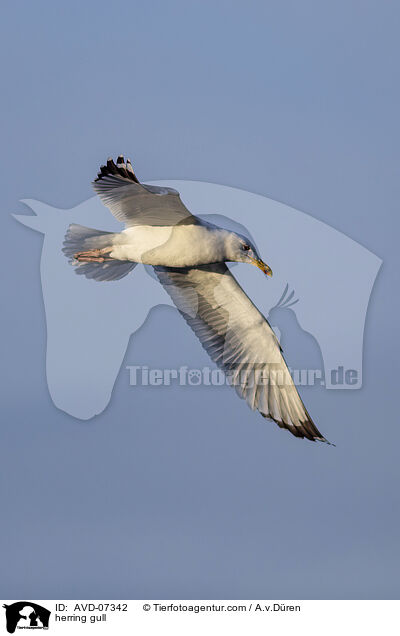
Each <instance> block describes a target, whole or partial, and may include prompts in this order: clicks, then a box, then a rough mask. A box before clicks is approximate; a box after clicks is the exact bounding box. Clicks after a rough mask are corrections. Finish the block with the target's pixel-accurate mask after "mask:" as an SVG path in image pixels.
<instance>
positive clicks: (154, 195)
mask: <svg viewBox="0 0 400 636" xmlns="http://www.w3.org/2000/svg"><path fill="white" fill-rule="evenodd" d="M92 185H93V188H94V190H95V192H96V193H97V194H98V195H99V197H100V199H101V200H102V201H103V203H104V204H105V205H106V206H107V207H108V208H109V209H110V210H111V212H112V213H113V215H114V216H115V217H116V218H117V219H118V220H119V221H123V222H124V223H126V225H127V226H132V225H168V226H170V225H178V224H198V223H200V220H199V219H197V217H195V216H194V215H193V214H191V213H190V212H189V210H188V209H187V208H186V207H185V206H184V204H183V203H182V201H181V199H180V197H179V192H177V191H176V190H173V189H172V188H161V187H158V186H149V185H145V184H142V183H139V181H138V179H137V177H136V175H135V173H134V171H133V168H132V164H131V162H130V160H129V159H127V161H126V162H125V160H124V157H123V156H122V155H120V156H119V157H118V159H117V163H116V164H115V163H114V161H113V160H112V159H111V158H110V159H108V161H107V165H106V166H101V168H100V172H99V173H98V175H97V178H96V179H95V180H94V181H93V184H92Z"/></svg>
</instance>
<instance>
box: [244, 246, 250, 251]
mask: <svg viewBox="0 0 400 636" xmlns="http://www.w3.org/2000/svg"><path fill="white" fill-rule="evenodd" d="M249 249H250V245H242V250H244V251H245V252H248V251H249Z"/></svg>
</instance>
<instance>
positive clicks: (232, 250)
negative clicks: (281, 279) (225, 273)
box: [225, 232, 272, 276]
mask: <svg viewBox="0 0 400 636" xmlns="http://www.w3.org/2000/svg"><path fill="white" fill-rule="evenodd" d="M225 246H226V254H227V258H226V260H227V261H233V262H236V263H250V264H251V265H255V266H256V267H258V268H259V269H261V271H262V272H264V274H267V276H272V270H271V268H270V267H269V266H268V265H267V264H266V263H264V261H263V260H262V259H261V257H260V255H259V254H258V252H257V248H256V246H255V245H254V243H253V242H252V241H251V240H250V239H248V238H247V237H246V236H243V235H242V234H237V233H236V232H229V237H228V239H227V240H226V243H225Z"/></svg>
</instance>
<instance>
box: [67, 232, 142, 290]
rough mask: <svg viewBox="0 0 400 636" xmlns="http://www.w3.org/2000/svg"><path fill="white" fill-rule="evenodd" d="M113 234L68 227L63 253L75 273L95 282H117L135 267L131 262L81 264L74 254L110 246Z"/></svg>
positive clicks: (108, 261)
mask: <svg viewBox="0 0 400 636" xmlns="http://www.w3.org/2000/svg"><path fill="white" fill-rule="evenodd" d="M114 236H115V234H114V233H113V232H102V231H100V230H94V229H93V228H90V227H84V226H83V225H76V224H75V223H73V224H72V225H70V226H69V228H68V230H67V233H66V235H65V239H64V248H63V252H64V254H65V256H66V257H67V258H68V260H69V262H70V263H71V264H73V265H75V272H76V273H77V274H82V275H83V276H86V278H91V279H93V280H96V281H106V280H107V281H108V280H119V279H120V278H123V277H124V276H126V275H127V274H129V272H130V271H132V269H133V268H134V267H135V265H137V263H132V262H131V261H118V260H107V261H105V262H104V263H95V262H93V263H85V262H83V263H81V262H79V261H77V260H76V259H75V254H77V253H78V252H85V251H88V250H92V249H103V248H104V247H109V246H110V245H112V241H113V238H114Z"/></svg>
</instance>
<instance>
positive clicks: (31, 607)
mask: <svg viewBox="0 0 400 636" xmlns="http://www.w3.org/2000/svg"><path fill="white" fill-rule="evenodd" d="M3 607H4V608H5V610H6V623H7V625H6V626H7V631H8V633H9V634H13V633H14V632H15V630H16V629H17V628H23V629H26V628H36V629H48V627H49V619H50V614H51V612H50V610H48V609H46V608H45V607H42V606H41V605H38V604H37V603H32V602H31V601H17V602H16V603H12V604H11V605H6V604H5V605H3Z"/></svg>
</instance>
